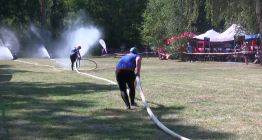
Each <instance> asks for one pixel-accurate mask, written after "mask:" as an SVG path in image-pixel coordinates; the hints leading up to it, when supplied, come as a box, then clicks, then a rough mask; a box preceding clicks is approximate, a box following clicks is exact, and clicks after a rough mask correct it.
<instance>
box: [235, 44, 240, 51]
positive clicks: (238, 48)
mask: <svg viewBox="0 0 262 140" xmlns="http://www.w3.org/2000/svg"><path fill="white" fill-rule="evenodd" d="M235 50H236V52H239V51H240V46H239V45H238V43H236V46H235Z"/></svg>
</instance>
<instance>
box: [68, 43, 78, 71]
mask: <svg viewBox="0 0 262 140" xmlns="http://www.w3.org/2000/svg"><path fill="white" fill-rule="evenodd" d="M80 49H81V46H78V47H77V48H76V47H74V48H73V50H72V51H71V53H70V59H71V67H72V71H74V63H75V62H76V59H77V58H78V57H79V59H81V54H80V52H79V50H80Z"/></svg>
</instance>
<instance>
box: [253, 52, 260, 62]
mask: <svg viewBox="0 0 262 140" xmlns="http://www.w3.org/2000/svg"><path fill="white" fill-rule="evenodd" d="M259 58H260V57H259V52H258V51H257V52H256V54H255V61H254V62H253V63H254V64H256V63H259Z"/></svg>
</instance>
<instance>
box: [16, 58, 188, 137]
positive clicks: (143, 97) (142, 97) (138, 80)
mask: <svg viewBox="0 0 262 140" xmlns="http://www.w3.org/2000/svg"><path fill="white" fill-rule="evenodd" d="M14 61H17V62H22V63H26V64H31V65H38V66H46V67H50V68H53V69H55V70H57V69H56V68H55V67H54V66H49V65H41V64H38V63H30V62H26V61H21V60H14ZM56 61H57V60H56ZM57 62H59V61H57ZM74 68H75V70H76V72H77V73H79V74H83V75H87V76H90V77H93V78H97V79H100V80H104V81H107V82H109V83H112V84H114V85H117V86H118V84H117V83H116V82H113V81H111V80H108V79H105V78H101V77H97V76H94V75H91V74H87V73H83V72H79V71H78V70H77V69H76V63H74ZM136 82H137V86H138V90H139V93H140V96H141V99H142V101H143V103H144V105H145V107H146V110H147V113H148V114H149V116H150V117H151V119H152V120H153V121H154V122H155V123H156V125H157V126H158V127H159V128H161V129H162V130H163V131H165V132H166V133H168V134H169V135H171V136H173V137H175V138H177V139H180V140H189V139H188V138H185V137H183V136H181V135H179V134H177V133H175V132H173V131H171V130H170V129H168V128H167V127H165V126H164V125H163V124H162V123H161V122H160V121H159V120H158V119H157V118H156V116H155V115H154V114H153V112H152V111H151V109H150V108H149V106H148V104H147V102H146V99H145V96H144V94H143V91H142V87H141V84H140V79H139V76H136Z"/></svg>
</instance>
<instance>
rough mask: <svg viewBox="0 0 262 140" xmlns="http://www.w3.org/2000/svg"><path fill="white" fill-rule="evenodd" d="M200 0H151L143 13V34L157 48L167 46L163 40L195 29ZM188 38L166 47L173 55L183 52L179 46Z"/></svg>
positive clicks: (144, 38) (147, 41)
mask: <svg viewBox="0 0 262 140" xmlns="http://www.w3.org/2000/svg"><path fill="white" fill-rule="evenodd" d="M199 2H200V1H199V0H183V1H182V0H179V1H172V0H164V1H160V0H157V1H155V0H149V2H148V4H147V8H146V10H145V12H144V13H143V18H144V22H143V25H142V29H143V30H142V31H141V36H142V38H143V40H144V41H145V42H146V43H148V44H149V45H153V46H154V47H155V49H156V48H157V47H159V46H164V47H165V46H166V45H165V42H163V40H164V39H165V38H171V37H173V36H179V35H180V34H182V33H184V32H185V31H195V30H196V28H195V27H194V26H192V24H193V23H194V22H195V21H196V19H197V18H198V6H199ZM187 41H188V40H187V38H186V39H183V40H180V41H175V42H173V43H171V44H169V46H168V47H166V49H168V51H169V52H171V53H172V54H173V55H175V56H178V55H179V54H182V52H181V51H179V50H178V49H177V48H178V47H181V45H183V46H184V47H185V44H186V42H187Z"/></svg>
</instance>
